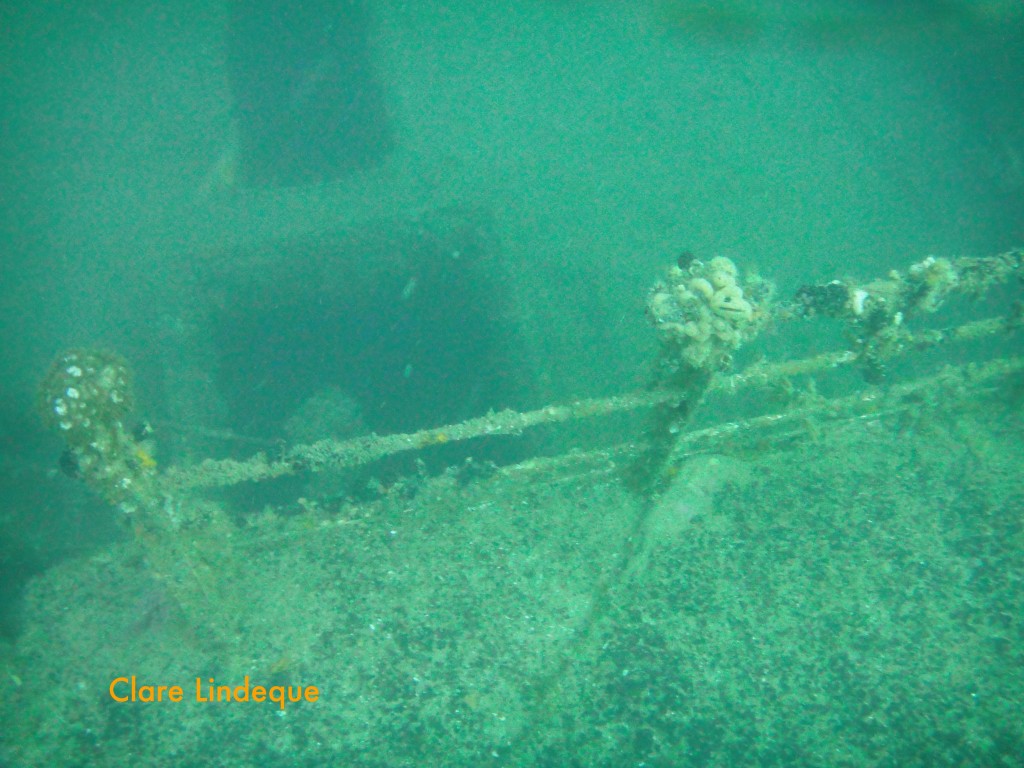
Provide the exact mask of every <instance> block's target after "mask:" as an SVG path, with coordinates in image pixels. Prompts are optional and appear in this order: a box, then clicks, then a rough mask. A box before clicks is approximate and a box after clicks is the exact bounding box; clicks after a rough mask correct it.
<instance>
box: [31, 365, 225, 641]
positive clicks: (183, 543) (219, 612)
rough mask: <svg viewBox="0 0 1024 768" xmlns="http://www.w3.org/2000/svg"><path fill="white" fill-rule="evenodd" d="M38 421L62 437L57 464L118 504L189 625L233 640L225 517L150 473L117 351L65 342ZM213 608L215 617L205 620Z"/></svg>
mask: <svg viewBox="0 0 1024 768" xmlns="http://www.w3.org/2000/svg"><path fill="white" fill-rule="evenodd" d="M39 399H40V408H41V411H42V415H43V419H44V421H46V422H47V423H48V424H50V425H51V426H53V427H54V428H56V429H57V431H59V432H60V433H61V434H62V435H63V437H64V440H65V442H66V448H65V452H64V456H63V457H62V460H61V462H62V464H63V466H64V467H65V469H66V470H67V471H68V472H69V473H70V474H73V475H76V476H78V477H80V478H81V479H82V480H84V481H85V482H86V484H88V485H89V486H90V487H91V488H93V490H95V491H96V492H98V493H99V494H100V495H101V496H102V497H103V498H105V499H106V500H107V501H109V502H110V503H111V504H113V505H115V506H116V507H117V509H118V510H120V512H121V521H122V522H123V523H124V524H125V526H126V527H127V528H128V530H129V531H130V532H131V534H132V536H133V539H134V541H135V542H136V543H137V544H138V546H139V547H140V548H141V549H142V552H143V554H144V556H145V560H146V563H147V564H148V566H149V569H150V574H151V575H152V576H154V577H155V578H156V579H157V580H159V581H160V582H161V583H163V584H164V585H165V586H166V587H167V589H168V592H169V593H170V594H171V596H172V597H173V598H174V600H175V602H176V603H177V605H178V606H179V608H180V609H181V611H182V613H183V614H184V615H185V617H186V619H187V620H188V621H189V624H190V625H191V626H192V627H193V629H194V631H196V632H197V633H198V632H201V631H203V630H204V629H205V630H207V631H208V634H210V635H211V639H214V640H217V641H220V642H230V641H233V632H232V629H231V617H232V613H233V611H234V610H235V609H236V608H237V606H238V605H239V604H240V601H239V600H238V599H237V597H238V596H236V595H234V594H233V592H232V590H233V581H234V579H233V578H232V572H233V570H234V568H235V563H234V560H233V557H232V554H231V553H232V549H231V531H232V529H233V525H232V524H231V522H230V521H229V520H228V518H227V516H226V515H225V514H224V513H223V512H222V511H221V510H220V509H219V508H218V507H216V506H214V505H211V504H202V503H196V502H195V501H194V500H189V503H183V502H182V499H181V497H180V496H179V495H178V494H177V493H176V492H174V491H173V490H172V489H170V488H169V487H168V486H167V484H166V483H165V482H164V478H163V475H162V474H161V473H159V472H158V471H157V462H156V459H155V458H154V445H153V442H152V440H151V439H149V435H148V429H147V428H146V427H145V426H144V425H142V426H138V427H133V426H131V416H132V407H133V404H134V394H133V392H132V376H131V372H130V370H129V368H128V364H127V363H126V362H125V360H124V359H123V358H121V357H120V356H118V355H115V354H113V353H111V352H107V351H103V350H72V351H69V352H67V353H65V354H63V355H61V356H60V357H58V358H57V360H55V361H54V363H53V365H52V366H51V368H50V371H49V373H48V374H47V375H46V377H45V378H44V379H43V381H42V383H41V385H40V390H39ZM210 615H216V616H217V617H218V620H217V621H216V622H213V623H211V622H209V621H207V620H205V619H206V618H207V617H209V616H210Z"/></svg>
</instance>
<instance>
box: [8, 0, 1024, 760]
mask: <svg viewBox="0 0 1024 768" xmlns="http://www.w3.org/2000/svg"><path fill="white" fill-rule="evenodd" d="M0 27H2V28H3V29H4V30H5V33H4V34H3V35H2V36H0V56H2V58H0V71H2V72H3V77H0V104H2V105H3V111H4V120H3V123H2V124H3V141H2V142H0V160H2V163H3V166H2V174H3V176H2V178H3V179H4V182H3V189H4V194H3V195H2V196H0V210H2V212H3V226H2V227H0V253H2V258H0V270H2V275H0V334H2V341H0V346H2V349H3V355H2V357H0V371H2V375H0V425H2V427H3V429H2V434H3V442H2V443H0V719H2V722H3V723H4V727H3V728H2V729H0V732H2V735H0V764H2V765H11V766H37V765H38V766H42V765H67V766H121V765H125V766H127V765H132V766H140V765H142V766H164V765H166V766H205V765H211V766H212V765H226V766H236V765H237V766H243V765H256V764H258V765H266V766H321V765H323V766H326V765H351V766H403V765H409V766H412V765H417V766H418V765H453V766H461V765H465V766H479V765H515V766H572V765H579V766H591V765H593V766H602V765H606V766H626V765H633V766H641V765H643V766H690V765H693V766H702V765H707V766H735V765H780V766H781V765H809V766H810V765H815V766H816V765H820V766H833V765H842V766H887V765H892V766H904V765H920V766H945V765H951V766H952V765H958V766H959V765H976V766H993V765H1015V764H1018V763H1019V761H1020V757H1019V756H1020V755H1021V754H1024V730H1022V726H1021V717H1020V712H1021V707H1022V702H1024V674H1022V672H1021V670H1022V669H1024V666H1022V661H1024V659H1022V658H1021V652H1020V648H1021V647H1022V639H1024V638H1022V627H1021V616H1022V615H1024V612H1022V609H1024V606H1022V605H1021V602H1022V599H1024V590H1022V580H1024V561H1022V556H1024V555H1022V553H1024V540H1022V532H1021V522H1020V517H1021V514H1020V513H1021V508H1022V499H1024V487H1022V481H1021V479H1020V478H1021V477H1024V474H1022V472H1021V469H1022V463H1024V448H1022V441H1021V426H1022V425H1021V412H1020V391H1021V384H1020V381H1019V375H1018V376H1017V377H1016V378H1013V377H1010V378H1009V379H1005V380H999V381H996V382H995V383H993V384H992V385H990V386H989V385H986V386H985V387H979V388H978V389H977V390H970V391H967V392H965V391H956V392H954V391H953V390H952V389H949V390H945V391H944V392H941V393H940V395H939V396H934V397H932V398H931V399H928V398H923V399H922V401H921V402H920V403H916V404H914V407H912V408H910V409H904V410H902V411H901V412H900V413H899V414H896V415H886V414H885V413H884V409H883V408H881V407H879V409H878V410H877V411H876V412H874V413H872V414H870V415H869V417H868V418H865V419H861V420H853V421H850V422H848V423H817V422H814V423H811V422H808V423H806V424H802V425H801V426H800V428H799V429H797V430H796V432H797V433H798V434H794V436H793V437H792V439H786V440H782V439H779V437H778V435H776V436H775V438H773V439H772V440H771V441H760V442H759V441H758V440H757V439H756V435H753V436H751V435H748V436H747V438H744V439H737V440H736V441H735V442H734V443H718V444H716V447H715V450H716V451H718V452H719V453H716V454H715V455H713V456H707V455H705V456H700V457H697V458H695V459H689V460H686V461H684V462H682V463H681V464H675V465H672V466H668V467H666V468H665V470H664V473H665V474H664V477H662V478H661V480H660V481H659V482H656V483H654V484H653V485H654V487H655V488H656V493H655V495H653V496H650V495H643V494H641V495H639V496H638V495H637V494H636V493H635V490H634V491H631V490H630V486H629V484H628V483H625V482H623V477H624V476H625V474H626V469H627V468H628V466H629V465H630V462H631V461H633V460H635V457H636V456H637V455H638V454H640V453H642V443H643V440H644V436H645V435H649V434H650V432H648V431H646V430H648V428H649V422H648V420H647V419H648V418H649V414H645V413H639V414H627V415H620V416H617V417H614V418H611V419H605V420H595V421H593V422H585V423H580V424H569V425H563V426H560V427H554V426H548V427H543V428H541V429H539V430H535V431H531V432H527V433H526V434H524V435H523V436H521V437H506V438H502V437H485V438H483V439H481V440H476V441H471V442H467V443H457V442H456V441H454V440H449V439H448V437H447V436H445V437H444V438H442V439H438V440H433V441H432V442H431V443H430V444H429V445H424V446H423V447H424V450H422V451H418V452H414V453H411V454H403V455H400V456H396V457H393V458H389V459H386V460H384V461H382V462H378V463H376V464H372V465H369V466H366V467H360V468H356V469H344V470H332V471H328V472H323V473H320V474H317V475H308V474H303V473H302V472H299V473H297V474H296V475H295V476H290V477H287V478H284V479H281V480H277V481H274V482H268V483H262V484H257V483H243V484H239V485H237V486H234V487H231V488H227V489H223V490H217V491H210V492H208V493H194V494H188V493H185V492H180V493H178V492H173V493H170V492H169V493H167V495H166V497H164V496H163V495H159V498H158V499H157V500H156V501H155V502H153V503H152V504H151V506H150V508H148V511H147V512H146V514H152V515H154V516H158V517H159V519H160V524H159V525H151V524H150V523H149V522H147V519H146V518H145V517H136V518H132V517H131V516H128V515H126V514H125V512H124V511H123V510H120V509H117V508H115V507H112V506H110V505H109V504H107V503H106V502H105V501H104V500H103V498H101V495H100V494H97V493H95V492H94V491H93V490H91V489H90V488H89V487H87V486H86V484H85V483H83V482H82V481H81V479H76V478H75V477H73V475H76V474H78V475H79V476H81V475H82V473H81V471H80V470H81V467H77V468H76V467H75V465H74V463H75V460H74V457H70V458H69V457H68V456H67V455H66V454H65V455H64V456H63V458H62V450H63V449H64V445H63V444H62V442H61V439H60V435H59V434H57V432H58V431H59V429H58V430H57V431H54V432H51V431H49V430H47V429H46V427H45V426H44V420H42V419H40V418H39V414H38V408H39V406H40V404H39V403H38V402H37V388H38V386H39V383H40V382H41V381H42V380H43V378H44V376H45V375H46V372H47V369H48V366H49V365H50V364H51V361H53V360H54V358H56V357H57V356H58V355H59V354H61V353H63V352H64V351H65V350H68V349H73V348H81V349H95V348H98V349H107V350H112V351H115V352H116V353H118V354H119V355H121V356H122V357H123V358H124V359H125V360H127V361H128V364H129V365H130V366H131V368H132V371H133V374H134V389H135V401H136V403H137V406H136V409H135V416H134V418H135V419H137V420H138V421H139V422H140V423H141V422H143V421H145V422H146V423H148V424H150V425H151V426H152V429H153V432H152V434H144V433H143V430H140V429H138V428H137V426H138V425H136V424H134V423H133V424H127V425H124V429H123V430H120V428H119V430H120V431H119V432H118V433H119V434H120V433H121V432H123V433H124V434H132V435H137V436H138V437H137V439H138V441H139V442H138V450H139V451H141V453H139V454H136V453H135V444H134V443H132V444H131V445H132V448H131V451H130V452H129V453H130V455H127V456H124V457H120V458H121V459H123V460H124V461H125V462H126V464H125V466H129V467H130V468H131V471H132V472H135V471H138V472H144V471H149V466H148V465H149V463H150V462H151V461H155V462H156V468H155V471H156V472H163V471H165V470H166V469H167V468H168V467H173V466H178V467H181V466H188V465H191V464H194V463H196V462H198V461H201V460H203V459H205V458H209V457H214V458H227V457H231V458H235V459H239V460H243V459H246V458H248V457H251V456H252V455H253V454H254V453H256V452H259V451H262V452H264V453H265V454H266V455H267V457H268V459H269V460H271V461H272V460H275V459H279V458H281V457H282V456H287V450H288V447H289V445H290V444H292V443H294V442H303V443H309V442H313V441H315V440H317V439H319V438H321V437H333V438H336V439H346V438H350V437H354V436H359V435H366V434H369V433H371V432H376V433H379V434H387V433H392V432H397V431H415V430H417V429H421V428H426V427H439V426H442V425H445V424H450V423H454V422H458V421H461V420H464V419H469V418H473V417H476V416H482V415H484V414H485V413H487V412H488V411H489V410H494V411H498V410H501V409H503V408H507V407H512V408H517V409H530V408H539V407H543V406H545V405H547V404H550V403H558V402H564V401H568V400H572V399H575V398H584V397H600V396H606V395H612V394H618V393H622V392H625V391H629V390H633V389H636V388H637V387H642V386H643V385H644V384H645V383H646V382H648V381H649V380H650V379H651V375H652V374H651V366H652V362H653V361H654V360H655V358H656V354H657V344H658V342H657V336H656V334H655V333H654V331H653V329H652V328H651V327H650V325H649V323H648V321H647V319H646V318H645V301H646V298H647V292H648V290H649V288H650V286H651V285H652V283H653V282H654V280H655V279H656V278H657V277H658V275H659V274H660V273H661V271H662V270H664V269H665V268H666V267H668V266H669V265H670V264H672V263H674V262H675V261H676V260H677V258H678V256H679V254H680V253H681V252H683V251H684V250H688V251H691V252H693V253H694V254H696V256H697V257H698V258H703V259H708V258H710V257H712V256H714V255H717V254H721V255H728V256H729V257H730V258H731V259H732V260H734V261H735V262H736V264H737V265H739V266H740V268H741V269H742V270H743V271H744V273H748V272H756V273H758V274H760V275H761V276H763V277H764V278H767V279H769V280H771V281H773V282H774V283H775V285H776V286H777V294H776V295H777V297H778V299H779V300H782V301H784V300H786V299H788V298H789V297H791V296H792V295H793V294H794V292H795V291H796V290H797V289H798V288H799V287H800V286H801V285H805V284H807V283H821V282H827V281H829V280H832V279H836V278H841V279H852V278H857V279H865V280H866V279H871V278H873V277H884V276H885V275H886V274H887V272H888V271H889V270H890V269H893V268H896V269H900V270H903V271H906V269H907V268H908V267H909V265H911V264H913V263H916V262H919V261H920V260H921V259H923V258H924V257H925V256H927V255H928V254H936V255H938V256H947V257H955V256H960V255H969V256H985V255H990V254H995V253H999V252H1002V251H1006V250H1007V249H1009V248H1010V247H1012V246H1018V245H1020V243H1021V240H1022V234H1024V205H1022V202H1021V201H1022V199H1024V160H1022V158H1024V129H1022V127H1021V120H1020V93H1021V92H1022V91H1024V54H1022V49H1021V46H1020V45H1019V43H1018V41H1019V40H1020V38H1021V33H1022V31H1024V10H1022V9H1021V8H1020V6H1019V3H1016V2H1000V1H999V0H992V1H991V2H977V3H966V2H964V3H961V2H923V1H922V2H918V3H910V4H903V5H902V6H900V8H899V9H898V10H894V9H891V8H889V6H888V5H886V4H882V3H869V4H864V3H852V2H850V3H846V2H841V1H840V0H832V1H828V0H821V2H818V3H814V4H807V6H806V7H801V8H800V9H799V10H797V11H794V10H790V4H787V3H781V2H779V3H776V2H762V3H755V2H740V0H734V1H733V2H729V3H714V4H712V3H702V2H696V1H695V0H664V1H658V2H655V1H653V0H652V1H651V2H638V3H629V4H626V3H618V2H580V3H567V2H515V3H510V4H488V3H470V2H451V3H444V4H442V3H432V2H420V3H408V2H405V3H403V2H370V1H369V0H365V2H357V1H356V0H348V1H346V0H324V1H323V2H319V3H305V4H280V3H263V4H240V3H239V4H235V3H225V4H223V5H221V4H215V3H200V2H171V3H164V4H157V5H153V6H146V5H142V6H139V5H137V4H132V5H130V7H129V5H126V4H119V3H102V2H93V3H89V2H86V3H74V4H63V5H62V4H20V5H19V4H16V3H8V4H6V5H5V6H4V8H3V9H0ZM1019 289H1020V285H1019V281H1017V283H1014V284H1012V285H1008V286H1001V287H998V288H997V289H996V290H994V291H992V292H990V293H989V294H986V295H985V296H982V297H977V298H959V299H957V298H954V299H951V300H950V301H949V302H948V303H947V304H946V305H944V306H943V307H942V308H941V309H942V313H941V314H938V315H936V317H935V318H934V319H933V318H931V317H927V318H910V320H909V321H910V323H911V324H918V323H919V324H920V326H918V327H944V326H947V325H950V324H953V323H957V322H961V321H963V320H965V319H974V318H978V317H988V316H992V315H998V314H1001V313H1006V312H1008V311H1010V310H1011V307H1012V305H1013V302H1014V301H1017V300H1018V299H1019ZM850 343H851V338H850V336H849V335H847V334H844V331H843V329H842V328H840V324H839V323H838V322H832V321H827V320H821V321H803V320H801V321H798V322H794V323H783V322H779V323H776V324H770V326H769V328H768V329H767V331H766V332H765V333H764V334H762V336H761V337H759V338H757V339H755V340H753V341H752V342H750V343H749V344H747V345H746V346H744V348H743V349H741V350H739V352H738V353H737V355H736V364H737V366H745V365H749V364H751V363H752V362H755V361H757V360H759V359H761V358H763V357H767V358H768V359H770V360H782V359H791V358H797V357H803V356H808V355H814V354H818V353H820V352H823V351H826V350H837V349H843V348H845V347H846V346H848V345H849V344H850ZM1019 345H1020V339H1019V330H1018V331H1017V332H1016V335H1014V334H1006V335H1000V336H998V337H996V338H995V339H993V340H991V341H985V342H983V343H975V344H973V345H971V346H968V345H961V346H959V347H957V346H951V347H948V348H943V349H941V350H938V351H931V352H929V353H926V354H923V355H917V356H913V357H910V358H908V359H907V360H906V361H898V362H894V364H893V365H892V366H891V369H889V370H887V371H886V375H887V376H888V377H889V378H888V379H887V380H885V381H883V382H882V383H883V385H887V384H898V383H900V382H901V381H905V380H909V379H910V378H911V377H914V376H917V375H924V374H932V373H934V372H935V371H937V370H939V369H940V368H941V366H943V365H946V364H951V365H961V364H964V363H967V362H971V361H975V360H983V359H988V358H992V357H995V356H1001V355H1005V354H1012V353H1013V352H1015V351H1016V349H1018V348H1019ZM864 386H865V384H864V382H863V381H862V380H861V379H860V378H859V376H858V374H857V372H856V371H839V372H833V373H828V374H823V375H821V376H818V377H817V378H816V380H815V381H813V382H812V381H811V380H810V379H809V378H807V377H803V378H796V379H794V380H793V381H792V382H787V385H786V387H779V388H778V391H775V390H773V391H771V392H763V393H757V394H754V395H739V396H735V397H729V396H726V395H715V396H713V397H710V398H708V399H707V400H706V401H705V402H704V403H703V404H701V405H700V406H699V407H696V408H695V409H693V412H692V414H689V413H688V415H692V425H691V426H693V427H697V428H700V427H713V426H714V425H718V424H721V423H723V422H729V421H734V420H737V419H741V418H744V417H749V416H752V415H757V414H761V413H764V412H767V411H773V410H779V409H785V408H787V407H796V406H798V405H806V404H807V403H811V402H817V401H816V400H815V398H818V397H821V396H830V397H831V396H842V395H846V394H849V393H851V392H854V391H856V390H859V389H861V388H862V387H864ZM51 405H52V404H51ZM918 406H919V407H918ZM44 407H50V406H47V405H46V404H44ZM53 421H54V419H53V418H51V419H50V422H51V423H52V422H53ZM662 433H663V437H664V435H669V436H670V435H672V434H674V432H671V431H670V430H662ZM133 439H135V438H133ZM664 439H668V440H670V439H671V437H665V438H664ZM573 449H579V450H592V451H597V453H591V454H587V455H586V456H584V455H582V454H580V455H578V456H570V457H569V458H563V459H559V460H557V461H556V462H554V463H552V464H542V463H535V464H530V463H527V464H522V463H521V462H524V461H525V462H530V460H532V459H533V458H535V457H538V456H553V457H557V456H563V455H564V454H565V452H566V451H570V450H573ZM100 453H102V452H100ZM133 462H134V463H133ZM62 470H63V471H62ZM648 490H649V489H648ZM132 675H135V676H136V678H137V681H138V682H139V684H140V685H141V684H151V685H166V686H173V685H180V686H182V689H183V692H184V700H183V701H181V702H167V701H163V702H153V703H142V702H138V703H132V702H124V703H121V702H117V701H115V700H114V699H112V698H111V695H110V685H111V682H112V681H113V680H115V679H116V678H118V677H122V676H127V677H130V676H132ZM245 676H248V677H249V678H250V682H251V684H252V685H263V686H267V687H275V686H278V687H283V688H284V690H287V689H288V687H289V686H292V687H293V688H294V687H296V686H316V687H317V688H318V689H319V698H318V699H317V700H316V701H315V702H310V701H304V702H298V703H294V704H288V705H287V706H286V707H285V709H284V710H283V711H282V710H281V709H280V708H279V707H278V706H276V705H274V704H273V703H269V702H263V703H257V702H253V701H247V702H240V701H231V702H223V701H222V702H212V703H211V702H197V701H195V696H194V692H195V681H196V678H200V679H201V680H203V681H208V680H209V679H211V678H213V679H214V680H215V681H216V684H221V685H227V686H232V687H234V686H238V685H241V684H242V681H243V679H244V678H245ZM118 690H124V688H123V687H122V688H121V689H118Z"/></svg>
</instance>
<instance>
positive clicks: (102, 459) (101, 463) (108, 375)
mask: <svg viewBox="0 0 1024 768" xmlns="http://www.w3.org/2000/svg"><path fill="white" fill-rule="evenodd" d="M39 399H40V408H41V410H42V415H43V420H44V421H45V422H46V423H47V424H48V425H50V426H52V427H54V428H55V429H57V430H58V431H59V432H60V433H61V435H62V436H63V437H64V440H65V442H66V443H67V452H66V454H65V460H64V461H65V463H66V465H68V466H70V467H72V468H73V470H74V471H75V472H76V473H77V474H79V475H80V476H81V477H82V478H83V479H84V480H85V481H86V482H87V483H89V484H90V485H92V486H93V487H95V488H96V489H97V490H98V491H100V492H101V493H102V494H103V495H104V496H105V497H106V498H107V499H108V500H110V501H111V502H114V503H118V502H122V501H124V500H125V499H127V498H129V497H130V496H132V495H134V494H135V493H136V492H137V488H136V485H137V484H138V483H139V482H140V481H141V480H142V479H143V478H144V476H145V475H146V473H148V472H151V471H152V468H153V466H154V465H155V462H154V461H153V459H152V458H151V457H150V455H149V453H148V452H147V451H146V450H145V449H144V448H143V446H142V445H140V444H139V443H138V442H137V441H136V440H135V438H134V436H133V435H132V431H131V429H130V428H129V427H128V426H127V421H128V418H129V416H130V414H131V411H132V405H133V397H132V387H131V373H130V371H129V370H128V366H127V364H126V363H125V361H124V360H123V359H122V358H120V357H119V356H117V355H114V354H112V353H110V352H104V351H98V350H73V351H71V352H66V353H65V354H63V355H61V356H60V357H58V358H57V360H55V361H54V363H53V365H52V366H51V367H50V371H49V373H47V375H46V377H45V378H44V379H43V381H42V384H41V385H40V390H39Z"/></svg>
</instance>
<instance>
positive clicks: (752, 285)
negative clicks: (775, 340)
mask: <svg viewBox="0 0 1024 768" xmlns="http://www.w3.org/2000/svg"><path fill="white" fill-rule="evenodd" d="M771 292H772V291H771V285H770V284H769V283H767V282H765V281H763V280H760V279H758V278H751V279H748V280H746V281H741V280H740V276H739V271H738V270H737V269H736V265H735V264H734V263H733V262H732V260H731V259H728V258H726V257H724V256H716V257H715V258H713V259H711V260H710V261H708V262H706V263H705V262H702V261H699V260H692V261H690V262H689V263H688V264H685V265H674V266H672V267H671V268H670V269H669V270H668V272H667V274H666V275H665V277H664V278H663V279H662V280H659V281H658V282H657V283H656V284H655V286H654V287H653V288H652V289H651V292H650V295H649V296H648V299H647V311H648V316H649V317H650V319H651V321H652V322H653V323H654V326H655V328H656V329H657V332H658V336H659V338H660V339H661V342H662V347H663V350H664V351H665V352H666V354H667V356H668V358H669V359H670V360H672V361H673V362H675V363H676V364H677V365H678V364H682V365H685V366H687V367H689V368H695V369H698V370H703V371H709V372H711V371H716V370H722V369H724V368H727V367H728V366H729V364H730V363H731V362H732V353H733V352H734V351H735V350H736V349H737V348H738V347H739V346H740V345H741V344H742V343H743V342H744V341H745V340H747V339H749V338H751V337H752V336H754V335H755V334H756V333H757V332H758V331H759V330H760V329H761V328H762V327H763V325H764V322H765V319H766V312H765V306H766V304H767V302H768V300H769V299H770V296H771Z"/></svg>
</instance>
